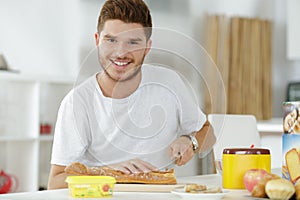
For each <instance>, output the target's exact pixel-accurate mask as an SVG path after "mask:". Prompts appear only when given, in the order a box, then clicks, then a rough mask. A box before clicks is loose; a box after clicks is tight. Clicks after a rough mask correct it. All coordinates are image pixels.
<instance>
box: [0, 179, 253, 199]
mask: <svg viewBox="0 0 300 200" xmlns="http://www.w3.org/2000/svg"><path fill="white" fill-rule="evenodd" d="M178 182H179V183H198V184H206V185H210V186H221V185H222V182H221V176H220V175H218V174H210V175H200V176H190V177H180V178H178ZM46 199H47V200H70V199H74V200H76V199H75V198H71V197H69V196H68V190H67V189H60V190H45V191H38V192H28V193H12V194H3V195H0V200H46ZM109 199H111V200H118V199H122V200H127V199H138V200H139V199H143V200H148V199H149V200H153V199H157V200H169V199H172V200H176V199H182V198H181V197H180V196H178V195H176V194H173V193H168V192H166V193H159V192H114V194H113V197H112V198H109ZM190 199H196V198H195V196H191V198H190ZM201 199H202V198H201ZM209 199H211V198H209ZM222 199H226V200H230V199H236V200H244V199H245V200H246V199H254V198H251V197H250V193H248V192H247V191H246V190H229V192H228V193H226V194H225V196H223V198H222ZM87 200H91V198H88V199H87Z"/></svg>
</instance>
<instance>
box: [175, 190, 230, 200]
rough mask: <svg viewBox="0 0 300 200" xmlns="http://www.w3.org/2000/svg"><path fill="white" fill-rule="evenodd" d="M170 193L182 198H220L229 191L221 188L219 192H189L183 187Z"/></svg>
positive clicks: (213, 199) (212, 199)
mask: <svg viewBox="0 0 300 200" xmlns="http://www.w3.org/2000/svg"><path fill="white" fill-rule="evenodd" d="M171 193H173V194H176V195H179V196H181V197H182V198H184V199H211V200H215V199H221V198H222V197H223V196H224V195H226V194H228V193H229V191H225V190H223V191H222V192H221V193H189V192H185V190H184V188H178V189H174V190H172V191H171Z"/></svg>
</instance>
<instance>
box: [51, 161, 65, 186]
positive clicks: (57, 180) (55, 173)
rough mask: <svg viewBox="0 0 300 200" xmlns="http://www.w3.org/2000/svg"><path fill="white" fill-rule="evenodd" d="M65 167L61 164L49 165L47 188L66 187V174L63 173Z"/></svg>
mask: <svg viewBox="0 0 300 200" xmlns="http://www.w3.org/2000/svg"><path fill="white" fill-rule="evenodd" d="M65 167H66V166H61V165H51V169H50V175H49V179H48V190H53V189H61V188H67V187H68V184H67V183H66V182H65V180H66V178H67V176H68V174H67V173H65V171H64V170H65Z"/></svg>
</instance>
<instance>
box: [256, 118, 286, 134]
mask: <svg viewBox="0 0 300 200" xmlns="http://www.w3.org/2000/svg"><path fill="white" fill-rule="evenodd" d="M257 129H258V131H259V132H260V133H278V134H282V132H283V119H282V118H272V119H270V120H259V121H257Z"/></svg>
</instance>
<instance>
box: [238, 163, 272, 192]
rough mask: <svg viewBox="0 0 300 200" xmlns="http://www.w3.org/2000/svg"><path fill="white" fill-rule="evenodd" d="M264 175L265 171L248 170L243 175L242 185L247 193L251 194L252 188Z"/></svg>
mask: <svg viewBox="0 0 300 200" xmlns="http://www.w3.org/2000/svg"><path fill="white" fill-rule="evenodd" d="M266 174H268V172H267V171H265V170H263V169H250V170H248V171H246V172H245V174H244V185H245V187H246V189H247V190H248V191H249V192H252V190H253V187H254V186H255V185H256V184H257V183H258V181H259V180H261V179H262V178H263V177H264V176H265V175H266Z"/></svg>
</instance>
